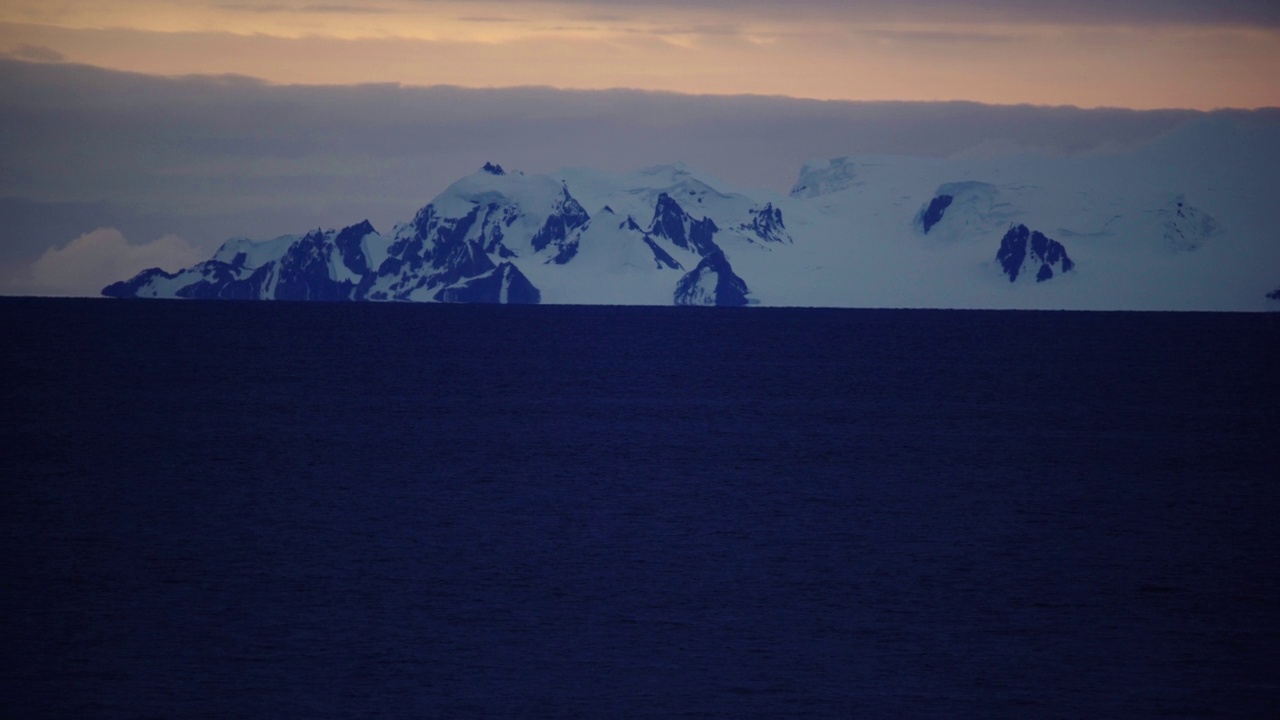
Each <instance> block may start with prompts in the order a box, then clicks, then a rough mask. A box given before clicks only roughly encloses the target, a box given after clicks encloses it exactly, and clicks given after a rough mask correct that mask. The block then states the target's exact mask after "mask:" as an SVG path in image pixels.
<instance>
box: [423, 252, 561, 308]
mask: <svg viewBox="0 0 1280 720" xmlns="http://www.w3.org/2000/svg"><path fill="white" fill-rule="evenodd" d="M435 299H436V300H439V301H441V302H450V303H486V304H494V303H508V304H520V305H536V304H537V303H538V302H540V301H541V300H542V294H541V293H540V292H538V289H537V288H535V287H534V286H533V283H531V282H529V279H528V278H526V277H525V276H524V274H523V273H521V272H520V270H519V269H518V268H517V267H516V266H515V265H512V264H511V263H509V262H504V263H502V264H501V265H498V266H497V267H494V268H493V269H492V270H489V271H488V272H485V273H483V274H481V275H477V276H475V277H472V278H467V279H466V280H463V281H461V282H459V283H457V284H455V285H450V286H448V287H445V288H441V289H440V291H439V292H437V293H436V294H435Z"/></svg>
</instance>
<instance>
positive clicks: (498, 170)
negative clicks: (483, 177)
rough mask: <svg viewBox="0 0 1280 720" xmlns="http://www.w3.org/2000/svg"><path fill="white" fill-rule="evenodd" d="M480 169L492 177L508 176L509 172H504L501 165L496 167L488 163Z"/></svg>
mask: <svg viewBox="0 0 1280 720" xmlns="http://www.w3.org/2000/svg"><path fill="white" fill-rule="evenodd" d="M480 169H481V170H484V171H485V172H487V173H489V174H490V175H506V174H507V171H506V170H503V169H502V166H501V165H494V164H493V163H491V162H487V163H485V164H484V167H482V168H480Z"/></svg>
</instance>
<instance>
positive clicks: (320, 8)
mask: <svg viewBox="0 0 1280 720" xmlns="http://www.w3.org/2000/svg"><path fill="white" fill-rule="evenodd" d="M212 7H215V8H217V9H219V10H231V11H235V12H247V13H260V14H275V13H293V14H299V15H308V14H314V15H389V14H393V13H397V12H401V9H400V8H396V7H391V6H385V5H373V4H369V5H332V4H317V3H309V4H302V5H283V4H269V3H218V4H215V5H213V6H212Z"/></svg>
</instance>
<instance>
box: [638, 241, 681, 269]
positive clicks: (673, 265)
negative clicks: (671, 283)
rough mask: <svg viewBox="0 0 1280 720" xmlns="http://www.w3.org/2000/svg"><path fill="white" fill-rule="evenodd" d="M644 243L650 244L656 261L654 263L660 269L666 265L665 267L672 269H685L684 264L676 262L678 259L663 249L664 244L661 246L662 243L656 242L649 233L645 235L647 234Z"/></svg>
mask: <svg viewBox="0 0 1280 720" xmlns="http://www.w3.org/2000/svg"><path fill="white" fill-rule="evenodd" d="M644 244H645V245H648V246H649V249H650V250H652V251H653V262H654V265H655V266H656V267H657V268H658V269H659V270H661V269H662V268H664V267H665V268H670V269H672V270H683V269H684V266H682V265H681V264H680V263H678V262H676V259H675V258H673V257H671V254H670V253H668V252H667V251H666V250H663V249H662V246H660V245H658V243H656V242H654V241H653V238H651V237H649V236H648V235H645V236H644Z"/></svg>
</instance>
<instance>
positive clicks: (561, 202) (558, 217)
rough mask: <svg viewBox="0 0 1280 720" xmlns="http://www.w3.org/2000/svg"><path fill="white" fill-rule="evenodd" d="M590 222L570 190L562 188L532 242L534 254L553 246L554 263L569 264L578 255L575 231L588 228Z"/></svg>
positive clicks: (589, 218)
mask: <svg viewBox="0 0 1280 720" xmlns="http://www.w3.org/2000/svg"><path fill="white" fill-rule="evenodd" d="M590 221H591V217H590V216H589V215H587V211H586V210H584V209H583V208H582V205H581V204H579V203H578V201H577V200H575V199H574V198H573V196H572V195H570V194H569V188H567V187H563V186H562V187H561V188H560V197H559V198H558V199H557V200H556V203H555V205H554V206H553V208H552V212H551V214H550V215H548V216H547V220H546V222H545V223H543V224H542V228H540V229H539V230H538V232H537V233H536V234H535V235H534V236H533V239H532V240H531V241H530V243H531V244H532V245H533V249H534V252H541V251H542V250H544V249H545V248H546V247H547V246H548V245H551V246H554V247H555V248H556V249H557V252H556V254H555V256H554V257H553V258H552V262H555V263H557V264H560V265H563V264H565V263H567V262H569V261H570V260H572V259H573V257H574V256H575V255H577V254H578V238H577V236H576V234H575V231H577V230H581V229H584V228H586V226H587V223H588V222H590Z"/></svg>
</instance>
